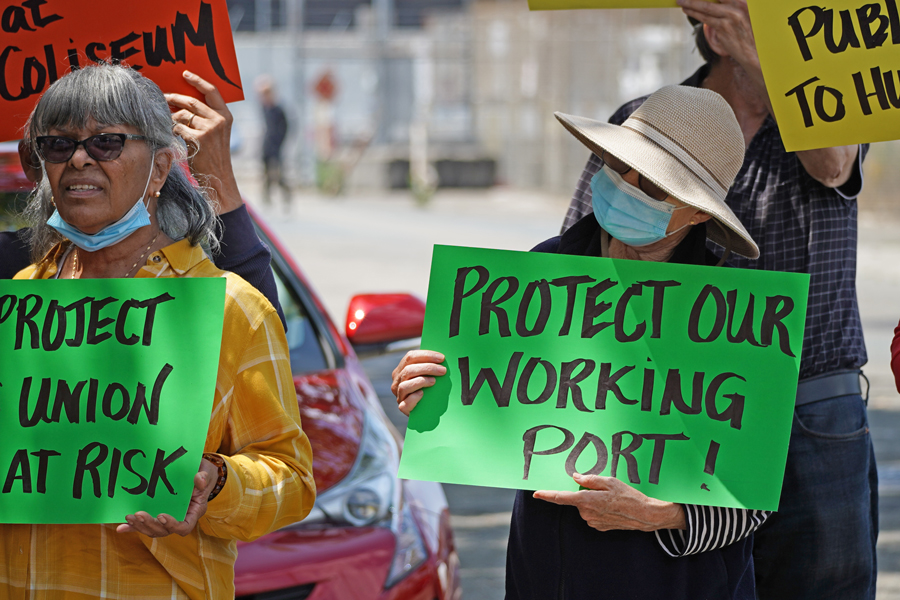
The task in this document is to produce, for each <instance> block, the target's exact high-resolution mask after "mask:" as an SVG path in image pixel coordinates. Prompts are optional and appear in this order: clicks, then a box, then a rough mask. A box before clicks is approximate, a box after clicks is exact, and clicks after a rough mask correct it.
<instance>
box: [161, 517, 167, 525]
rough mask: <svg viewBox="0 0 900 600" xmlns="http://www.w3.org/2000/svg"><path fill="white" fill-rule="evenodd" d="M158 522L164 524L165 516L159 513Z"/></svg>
mask: <svg viewBox="0 0 900 600" xmlns="http://www.w3.org/2000/svg"><path fill="white" fill-rule="evenodd" d="M159 522H160V523H162V524H163V525H165V524H166V518H165V517H163V516H161V515H160V517H159Z"/></svg>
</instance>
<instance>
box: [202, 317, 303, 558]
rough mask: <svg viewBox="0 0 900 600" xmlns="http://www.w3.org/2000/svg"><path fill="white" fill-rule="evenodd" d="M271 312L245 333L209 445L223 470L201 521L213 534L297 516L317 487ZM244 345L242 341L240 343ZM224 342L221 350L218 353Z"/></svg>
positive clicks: (253, 530) (280, 523)
mask: <svg viewBox="0 0 900 600" xmlns="http://www.w3.org/2000/svg"><path fill="white" fill-rule="evenodd" d="M280 329H281V327H280V324H279V323H278V318H277V316H276V315H275V312H274V311H272V312H268V313H267V314H266V316H265V318H264V320H263V321H262V323H260V324H259V326H258V327H257V328H256V329H255V331H254V332H253V333H252V334H251V337H250V339H249V341H247V342H245V343H244V344H245V345H244V347H243V348H238V349H236V350H238V351H239V352H240V358H239V359H238V360H236V361H235V366H236V367H237V369H236V373H235V374H234V376H233V379H232V380H231V384H232V387H231V389H230V390H223V391H222V397H223V404H222V406H221V407H220V408H221V409H222V410H226V408H225V406H226V403H227V410H228V413H229V415H228V418H227V419H226V420H225V422H226V430H225V431H224V432H223V434H222V435H221V439H222V447H220V448H218V449H216V450H215V452H216V453H217V454H218V455H219V456H221V457H222V458H223V459H224V461H225V463H226V465H227V467H226V468H227V471H228V476H227V479H226V482H225V486H224V487H223V488H222V490H221V491H220V492H219V494H218V495H217V496H216V497H215V498H213V499H212V500H210V501H209V505H208V507H207V510H206V514H205V515H203V517H201V519H200V523H199V524H200V528H201V530H202V531H203V532H204V533H206V534H208V535H212V536H215V537H220V538H225V539H238V540H243V541H249V540H253V539H256V538H258V537H259V536H261V535H264V534H266V533H268V532H270V531H274V530H275V529H278V528H280V527H284V526H286V525H289V524H290V523H293V522H296V521H299V520H300V519H302V518H303V517H304V516H306V514H308V513H309V511H310V510H311V509H312V507H313V503H314V501H315V496H316V486H315V481H314V480H313V471H312V449H311V447H310V443H309V439H308V438H307V436H306V434H305V433H304V432H303V430H302V429H301V427H300V414H299V408H298V405H297V399H296V397H295V395H294V386H293V383H292V379H291V368H290V363H289V361H288V359H287V356H288V349H287V347H286V346H287V343H286V341H285V339H284V335H283V334H281V332H280ZM242 343H243V342H242ZM224 351H225V350H224V348H223V352H224Z"/></svg>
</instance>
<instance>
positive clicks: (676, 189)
mask: <svg viewBox="0 0 900 600" xmlns="http://www.w3.org/2000/svg"><path fill="white" fill-rule="evenodd" d="M554 114H555V115H556V118H557V119H559V122H560V123H562V124H563V126H564V127H565V128H566V129H568V130H569V132H571V133H572V135H574V136H575V137H576V138H578V139H579V140H580V141H581V143H582V144H584V145H585V146H587V147H588V148H589V149H590V150H591V152H593V153H594V154H596V155H597V156H600V155H601V153H602V152H603V150H606V152H608V153H609V154H612V155H613V156H615V157H616V158H618V159H619V160H621V161H622V162H624V163H626V164H628V165H629V166H630V167H631V168H633V169H634V170H635V171H637V172H638V173H640V174H641V175H643V176H644V177H646V178H647V179H649V180H650V181H652V182H653V183H655V184H656V185H658V186H659V187H660V188H662V189H663V190H665V191H666V192H668V194H669V195H670V196H672V197H673V198H677V199H678V200H681V201H682V202H684V203H685V204H688V205H690V206H693V207H695V208H699V209H700V210H701V211H703V212H705V213H707V214H708V215H711V216H712V217H713V218H712V219H711V220H710V221H708V227H707V235H708V236H709V238H710V239H711V240H712V241H714V242H716V243H717V244H719V245H720V246H722V247H724V248H731V251H732V252H735V253H737V254H740V255H742V256H746V257H748V258H757V257H759V248H757V246H756V243H754V241H753V238H751V237H750V234H749V233H747V230H746V229H745V228H744V226H743V225H741V222H740V221H739V220H738V218H737V217H736V216H735V215H734V213H733V212H731V209H730V208H728V206H727V205H726V204H725V194H727V193H728V188H729V187H731V183H732V181H733V180H734V177H735V175H737V173H738V170H740V168H741V164H742V163H743V162H744V134H743V133H742V132H741V128H740V126H739V125H738V122H737V119H736V118H735V117H734V112H732V110H731V107H730V106H728V103H727V102H726V101H725V99H724V98H722V96H720V95H719V94H717V93H715V92H712V91H709V90H704V89H699V88H692V87H685V86H681V85H670V86H667V87H664V88H662V89H660V90H659V91H657V92H656V93H655V94H653V95H652V96H650V97H649V98H647V100H646V101H645V102H644V103H643V104H642V105H641V106H640V107H639V108H638V109H637V110H635V111H634V113H633V114H632V115H631V116H630V117H629V118H628V120H626V121H625V122H624V123H622V125H621V126H619V125H611V124H609V123H603V122H600V121H594V120H593V119H586V118H584V117H575V116H572V115H565V114H562V113H554Z"/></svg>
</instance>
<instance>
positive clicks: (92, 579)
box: [0, 64, 315, 598]
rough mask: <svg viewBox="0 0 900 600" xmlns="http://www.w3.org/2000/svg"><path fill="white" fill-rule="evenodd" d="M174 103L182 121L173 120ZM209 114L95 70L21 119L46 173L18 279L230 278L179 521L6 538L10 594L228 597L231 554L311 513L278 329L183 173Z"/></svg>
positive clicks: (0, 575) (117, 70) (305, 443)
mask: <svg viewBox="0 0 900 600" xmlns="http://www.w3.org/2000/svg"><path fill="white" fill-rule="evenodd" d="M170 103H171V104H173V105H175V106H177V107H180V108H181V110H179V111H178V112H176V113H175V115H174V117H173V115H172V114H171V113H170V110H169V104H170ZM205 109H208V107H205V105H202V103H194V102H192V101H190V100H188V99H186V98H185V97H179V96H172V95H170V96H168V97H167V96H165V95H163V93H162V92H161V91H160V89H159V88H158V87H157V86H156V84H154V83H153V82H151V81H150V80H149V79H146V78H145V77H143V76H142V75H140V74H139V73H138V72H136V71H134V70H132V69H129V68H126V67H121V66H115V65H106V64H101V65H96V66H90V67H86V68H84V69H81V70H79V71H74V72H72V73H70V74H68V75H66V76H65V77H63V78H61V79H60V80H59V81H57V82H56V83H54V84H53V85H52V86H51V87H50V88H49V89H48V90H47V91H46V92H45V93H44V95H43V96H42V98H41V100H40V101H39V102H38V105H37V106H36V107H35V109H34V112H33V113H32V115H31V117H30V119H29V122H28V126H27V127H28V136H29V139H31V140H33V143H34V145H35V150H36V152H37V154H38V156H39V157H40V159H41V163H42V170H43V177H42V180H41V182H40V184H39V185H38V187H37V189H36V191H35V193H34V195H33V197H32V199H31V202H30V208H29V211H28V212H29V214H30V215H31V216H32V217H33V220H34V222H33V229H32V231H31V238H30V242H31V246H32V249H33V251H34V252H35V253H36V255H39V256H40V258H39V259H38V260H37V261H36V263H35V264H34V265H32V266H31V267H29V268H27V269H25V270H23V271H21V272H20V273H19V274H18V275H17V276H16V277H17V278H29V279H51V278H73V279H77V278H129V277H157V278H158V277H224V278H225V279H226V294H225V316H224V329H223V338H222V350H221V354H220V359H219V367H218V375H217V381H216V390H215V396H214V399H213V406H212V412H211V417H210V425H209V429H208V433H207V437H206V442H205V445H204V455H203V460H202V461H201V464H200V469H199V472H198V474H197V475H196V477H195V478H194V491H193V494H192V497H191V500H190V505H189V508H188V511H187V516H186V517H185V520H184V521H180V522H179V521H177V520H176V519H174V518H173V517H171V516H170V515H165V514H162V515H157V516H156V517H154V516H152V515H150V514H147V513H145V512H137V513H135V514H133V515H127V516H126V515H123V517H124V519H125V521H126V523H125V524H122V525H119V526H115V525H9V524H7V525H0V535H2V538H3V540H4V542H5V543H4V544H0V581H3V582H5V585H6V586H8V588H9V589H12V588H18V589H23V588H24V589H28V590H42V593H45V594H50V595H52V596H53V597H54V598H63V597H73V598H81V597H94V596H101V595H104V594H105V593H112V595H113V596H115V597H119V598H138V597H139V598H157V597H158V598H225V597H233V596H234V584H233V580H234V560H235V558H236V556H237V551H236V545H235V541H236V540H251V539H255V538H257V537H259V536H261V535H263V534H265V533H267V532H269V531H272V530H274V529H277V528H279V527H283V526H285V525H287V524H289V523H292V522H294V521H297V520H299V519H301V518H303V517H304V516H305V515H306V514H307V513H308V512H309V510H310V509H311V508H312V505H313V502H314V500H315V483H314V481H313V478H312V456H311V449H310V445H309V440H308V439H307V437H306V435H305V434H304V432H303V431H302V429H301V427H300V416H299V412H298V407H297V403H296V399H295V397H294V395H293V392H292V390H293V386H291V385H289V382H290V381H291V372H290V364H289V362H288V359H287V356H288V350H287V343H286V341H285V337H284V329H283V327H282V325H281V321H280V319H279V317H278V314H277V313H276V311H275V309H274V308H273V307H272V305H271V304H270V303H269V302H268V301H267V300H266V299H265V297H263V296H262V295H261V294H260V293H259V292H257V291H256V290H255V289H254V288H253V287H252V286H250V285H249V284H247V283H246V282H245V281H244V280H243V279H241V278H240V277H237V276H235V275H234V274H232V273H228V272H224V271H221V270H219V269H217V268H216V267H215V266H214V265H213V264H212V263H211V262H210V260H209V259H208V258H207V256H206V254H205V252H204V250H203V248H202V247H201V244H203V245H206V246H207V247H210V248H214V247H215V246H216V243H217V242H216V236H215V233H214V224H215V211H214V209H213V207H212V206H211V204H210V202H209V200H208V198H207V197H206V196H205V194H204V193H203V191H202V190H200V189H198V188H197V187H195V186H194V185H192V183H191V181H190V179H189V178H188V176H187V173H186V171H185V169H183V168H182V166H181V164H180V163H182V162H183V161H184V160H185V158H186V157H185V152H184V149H183V145H182V143H181V142H180V140H179V138H178V137H177V135H176V134H178V133H179V132H180V131H186V130H189V129H190V128H191V125H192V124H193V121H194V119H195V118H197V117H200V118H201V119H203V118H205V116H204V114H205V113H204V112H203V111H204V110H205ZM207 116H208V115H207ZM173 118H174V120H175V121H176V123H177V124H176V126H175V127H174V128H173V126H172V120H173ZM173 129H174V130H173ZM222 168H223V171H222V172H217V173H216V172H214V173H209V174H210V175H212V176H215V177H217V178H218V179H219V180H220V181H221V180H233V174H232V173H231V171H230V161H228V163H227V165H225V164H223V167H222ZM173 533H177V534H179V535H177V536H173V535H171V534H173ZM14 548H15V549H18V550H17V551H16V555H15V556H13V555H12V553H13V549H14ZM23 548H30V551H29V552H24V554H23V553H22V550H21V549H23ZM8 553H9V555H8ZM23 556H24V557H25V558H24V559H23ZM36 557H37V558H36ZM17 593H18V592H17ZM6 595H9V593H7V594H6Z"/></svg>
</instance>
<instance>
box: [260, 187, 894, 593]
mask: <svg viewBox="0 0 900 600" xmlns="http://www.w3.org/2000/svg"><path fill="white" fill-rule="evenodd" d="M242 186H243V191H244V193H245V195H246V196H247V197H248V198H250V199H251V204H253V206H254V208H257V209H258V212H259V213H260V214H261V215H262V217H263V218H264V219H265V220H266V221H267V222H268V223H269V224H270V225H271V226H272V228H273V229H274V231H275V233H276V235H278V236H279V238H280V239H281V240H282V241H283V242H284V244H285V245H286V247H287V248H288V249H289V251H290V252H291V253H292V254H293V255H294V257H295V258H296V259H297V260H298V262H299V264H300V265H301V267H302V268H303V269H304V270H305V272H306V274H307V275H308V276H309V278H310V280H311V281H312V283H313V286H314V287H315V288H316V289H317V290H318V292H319V294H320V295H321V297H322V299H323V301H324V302H325V305H326V306H327V308H328V310H329V312H330V313H331V316H332V318H333V319H334V321H335V322H336V323H337V324H338V327H343V323H344V319H345V313H346V310H347V303H348V301H349V299H350V297H351V296H352V295H353V294H356V293H365V292H393V291H407V292H412V293H415V294H417V295H419V296H420V297H422V298H425V295H426V292H427V287H428V273H429V267H430V260H431V249H432V246H433V244H453V245H464V246H481V247H490V248H502V249H510V250H527V249H529V248H531V247H532V246H533V245H535V244H536V243H537V242H539V241H541V240H544V239H546V238H548V237H551V236H553V235H556V234H557V233H558V230H559V225H560V223H561V222H562V217H563V214H564V213H565V208H566V205H567V198H565V197H563V196H552V195H547V194H543V193H536V192H530V191H520V190H510V189H503V188H495V189H492V190H486V191H471V192H468V191H467V192H440V193H438V194H437V195H436V196H435V197H434V198H433V199H432V200H431V201H430V202H429V203H428V204H427V205H425V206H420V205H417V204H416V203H415V201H414V200H413V199H412V198H411V197H410V196H409V195H408V194H404V193H371V194H355V195H353V196H351V197H341V198H330V197H323V196H319V195H316V194H298V195H296V196H295V200H294V203H293V204H292V206H291V207H290V209H289V210H286V209H285V207H284V206H281V205H279V206H260V205H257V204H255V203H253V202H252V199H253V198H258V197H259V195H258V194H257V193H255V192H256V191H257V190H258V186H257V185H255V182H254V181H253V180H249V181H244V182H242ZM898 226H900V222H898V221H894V220H892V219H891V218H889V217H888V216H887V215H882V214H865V213H864V214H863V215H862V216H861V218H860V236H859V240H860V241H859V267H858V273H857V279H858V286H859V302H860V312H861V314H862V319H863V327H864V330H865V336H866V344H867V347H868V350H869V364H868V365H867V367H866V369H865V370H866V374H867V376H868V378H869V380H870V383H871V389H870V394H869V409H870V410H869V422H870V427H871V431H872V435H873V437H874V440H875V450H876V455H877V458H878V465H879V479H880V490H879V497H880V503H881V511H880V512H881V514H880V519H881V533H880V536H879V543H878V561H879V563H878V564H879V581H878V596H877V598H878V600H900V395H898V393H897V391H896V390H895V388H894V382H893V377H892V375H891V373H890V368H889V359H890V352H889V345H890V340H891V337H892V335H893V329H894V327H895V326H896V325H897V321H898V318H900V303H898V302H896V301H895V300H894V299H895V298H898V297H900V236H897V235H896V233H895V232H896V231H897V227H898ZM398 359H399V355H387V356H382V357H378V358H375V359H368V360H366V361H365V367H366V370H367V371H368V373H369V375H370V377H371V378H372V380H373V383H374V384H375V386H376V389H377V390H378V392H379V395H380V396H381V398H382V401H383V403H384V405H385V410H386V411H387V413H388V415H389V416H390V417H391V419H392V420H393V421H394V423H395V424H396V425H397V426H398V428H399V429H400V430H401V431H403V430H404V429H405V417H403V416H402V415H401V414H400V413H399V411H397V410H396V408H395V405H394V400H393V397H392V396H391V394H390V371H391V370H392V369H393V367H394V366H396V364H397V361H398ZM444 489H445V492H446V494H447V498H448V501H449V503H450V508H451V513H452V515H453V518H452V522H453V526H454V530H455V532H456V540H457V545H458V547H459V552H460V561H461V564H462V577H463V589H464V597H465V598H466V599H467V600H498V599H501V598H503V573H504V564H505V554H506V538H507V535H508V533H509V515H510V508H511V506H512V499H513V495H514V494H513V492H511V491H509V490H499V489H492V488H475V487H468V486H457V485H446V486H444Z"/></svg>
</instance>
